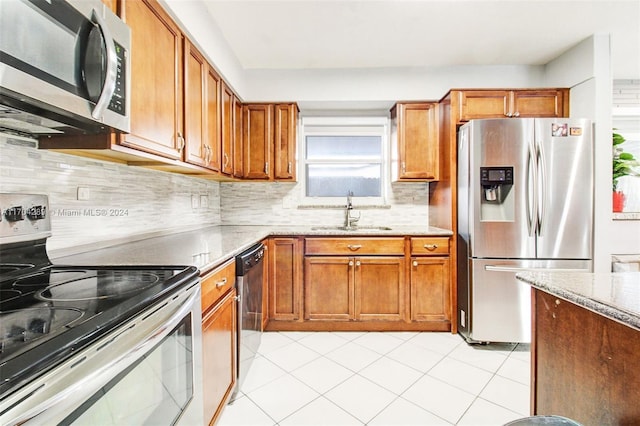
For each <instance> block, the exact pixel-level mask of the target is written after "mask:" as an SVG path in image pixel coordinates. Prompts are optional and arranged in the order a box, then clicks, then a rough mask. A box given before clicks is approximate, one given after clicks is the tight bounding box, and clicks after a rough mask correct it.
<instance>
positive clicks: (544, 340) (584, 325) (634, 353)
mask: <svg viewBox="0 0 640 426" xmlns="http://www.w3.org/2000/svg"><path fill="white" fill-rule="evenodd" d="M533 296H534V297H533V303H534V306H533V308H534V309H533V312H534V316H535V320H534V324H535V325H534V330H533V339H532V346H531V354H532V367H531V368H532V371H531V373H532V376H531V377H532V393H531V397H532V401H531V407H532V411H533V413H534V414H536V415H552V414H555V415H560V416H565V417H568V418H570V419H573V420H575V421H577V422H580V423H581V424H583V425H584V426H591V425H593V426H605V425H619V426H627V425H628V426H631V425H640V364H639V363H638V359H639V357H640V331H639V330H637V329H635V328H633V327H630V326H627V325H623V324H621V323H618V322H616V321H613V320H611V319H608V318H605V317H603V316H602V315H600V314H597V313H594V312H592V311H590V310H587V309H586V308H583V307H580V306H577V305H575V304H573V303H571V302H567V301H565V300H562V299H559V298H558V297H555V296H553V295H551V294H548V293H546V292H544V291H541V290H537V289H534V290H533Z"/></svg>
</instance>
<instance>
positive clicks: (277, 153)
mask: <svg viewBox="0 0 640 426" xmlns="http://www.w3.org/2000/svg"><path fill="white" fill-rule="evenodd" d="M242 119H243V128H244V132H243V135H242V137H243V140H242V146H243V151H244V152H243V156H244V162H243V168H244V170H243V177H244V178H246V179H264V180H273V179H277V180H290V181H294V180H295V178H296V174H295V168H296V165H295V147H296V126H297V120H298V107H297V105H296V104H293V103H288V104H245V105H244V106H243V108H242Z"/></svg>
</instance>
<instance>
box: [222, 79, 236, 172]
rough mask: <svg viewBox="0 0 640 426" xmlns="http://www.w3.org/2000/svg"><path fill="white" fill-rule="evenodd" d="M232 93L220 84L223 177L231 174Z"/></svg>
mask: <svg viewBox="0 0 640 426" xmlns="http://www.w3.org/2000/svg"><path fill="white" fill-rule="evenodd" d="M233 98H234V94H233V91H232V90H231V89H230V88H229V87H228V86H227V85H226V84H225V83H224V82H222V155H221V158H222V166H221V168H220V171H221V172H222V173H224V174H225V175H229V176H230V175H232V174H233V136H234V134H235V129H234V127H233Z"/></svg>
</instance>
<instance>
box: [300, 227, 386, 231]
mask: <svg viewBox="0 0 640 426" xmlns="http://www.w3.org/2000/svg"><path fill="white" fill-rule="evenodd" d="M311 230H312V231H354V232H355V231H391V228H389V227H388V226H352V227H350V228H347V227H346V226H314V227H312V228H311Z"/></svg>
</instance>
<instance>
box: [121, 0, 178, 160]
mask: <svg viewBox="0 0 640 426" xmlns="http://www.w3.org/2000/svg"><path fill="white" fill-rule="evenodd" d="M121 2H122V5H121V8H120V10H121V12H122V18H123V19H124V21H125V22H126V23H127V25H129V27H131V29H132V31H131V51H132V52H134V54H132V55H131V57H130V61H131V75H132V77H131V79H132V84H131V95H130V100H131V132H130V133H129V134H124V135H122V136H121V140H120V144H121V145H123V146H127V147H131V148H135V149H138V150H142V151H146V152H150V153H153V154H157V155H160V156H163V157H167V158H170V159H177V160H181V159H182V151H183V149H184V146H185V140H184V133H183V86H182V84H183V75H182V61H183V54H182V49H183V42H182V39H183V35H182V32H181V31H180V28H179V27H178V26H177V25H176V24H175V23H174V22H173V20H171V18H170V17H169V15H168V14H167V13H166V12H165V11H164V9H163V8H162V7H161V6H160V5H159V3H158V2H157V1H156V0H121ZM150 40H153V42H150Z"/></svg>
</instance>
